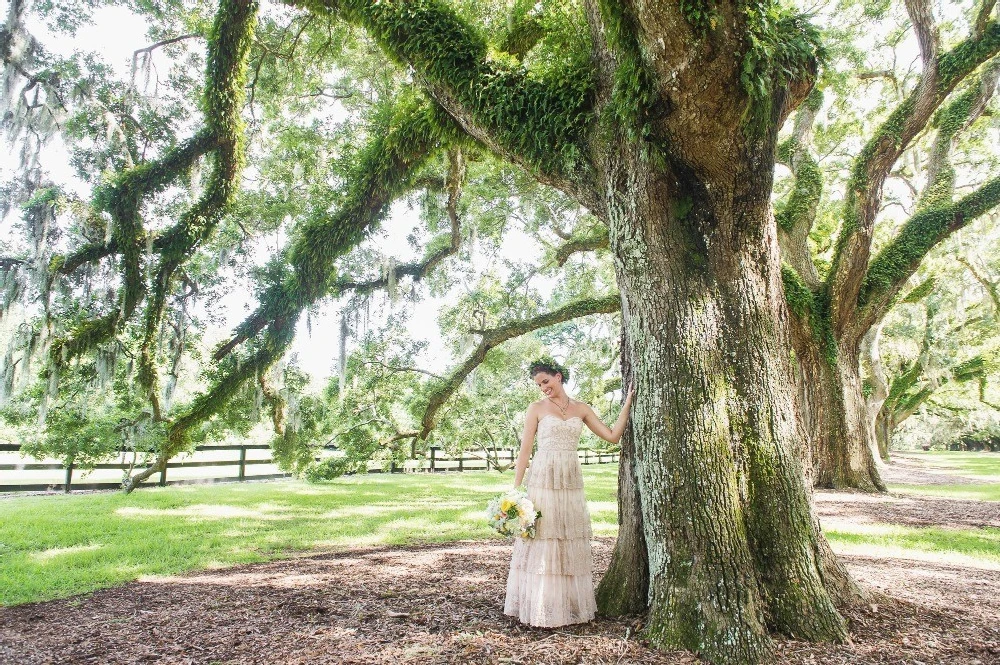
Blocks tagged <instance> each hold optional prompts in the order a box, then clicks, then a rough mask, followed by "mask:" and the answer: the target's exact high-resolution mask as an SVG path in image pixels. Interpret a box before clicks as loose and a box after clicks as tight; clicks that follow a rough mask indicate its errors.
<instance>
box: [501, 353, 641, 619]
mask: <svg viewBox="0 0 1000 665" xmlns="http://www.w3.org/2000/svg"><path fill="white" fill-rule="evenodd" d="M528 371H529V373H530V374H531V378H532V379H534V380H535V383H536V384H537V385H538V387H539V388H540V389H541V391H542V393H543V394H544V395H545V397H544V398H542V399H540V400H538V401H537V402H534V403H533V404H532V405H531V406H529V407H528V412H527V414H526V415H525V419H524V432H523V434H522V435H521V454H520V456H519V457H518V458H517V465H516V471H515V474H514V487H519V486H520V485H521V480H522V479H524V477H525V469H526V468H527V466H528V459H529V458H530V457H531V448H532V445H533V443H534V441H535V435H536V434H537V435H538V452H537V453H536V454H535V457H534V459H533V460H532V463H531V469H530V471H529V472H528V474H527V490H528V497H529V498H530V499H531V501H532V503H534V505H535V508H536V509H537V510H539V511H540V512H541V514H542V515H541V517H539V518H538V522H537V523H536V527H535V537H534V538H515V539H514V554H513V556H512V557H511V562H510V573H509V574H508V576H507V598H506V601H505V602H504V610H503V611H504V614H508V615H510V616H514V617H517V618H518V619H519V620H520V621H521V622H522V623H526V624H529V625H532V626H542V627H546V628H554V627H556V626H565V625H567V624H572V623H584V622H587V621H590V620H591V619H593V618H594V613H595V612H596V610H597V604H596V602H595V600H594V583H593V574H592V572H591V567H592V565H593V556H592V554H591V550H590V514H589V512H588V511H587V500H586V497H585V496H584V493H583V474H582V470H581V468H580V460H579V458H578V457H577V454H576V446H577V443H578V442H579V440H580V432H581V431H582V430H583V426H584V425H586V426H587V427H588V428H590V430H591V431H592V432H593V433H594V434H596V435H597V436H599V437H601V438H602V439H604V440H605V441H610V442H611V443H618V441H619V440H621V437H622V432H624V431H625V423H626V422H627V421H628V415H629V409H630V407H631V406H632V398H633V396H634V391H631V390H630V391H629V393H628V395H627V396H626V398H625V403H624V405H623V406H622V411H621V415H619V416H618V422H616V423H615V426H614V428H610V427H608V426H607V425H605V424H604V423H603V422H601V419H600V418H598V417H597V414H596V413H594V410H593V409H591V408H590V407H589V406H587V405H586V404H584V403H583V402H578V401H576V400H574V399H570V397H569V395H567V394H566V390H565V388H564V387H563V386H564V384H565V382H566V381H568V380H569V370H567V369H566V368H565V367H563V366H562V365H560V364H559V363H557V362H556V361H554V360H552V359H551V358H543V359H540V360H536V361H535V362H533V363H531V365H530V367H529V370H528Z"/></svg>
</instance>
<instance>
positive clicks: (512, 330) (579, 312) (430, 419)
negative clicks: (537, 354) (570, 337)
mask: <svg viewBox="0 0 1000 665" xmlns="http://www.w3.org/2000/svg"><path fill="white" fill-rule="evenodd" d="M620 309H621V297H620V296H619V295H617V294H615V295H610V296H605V297H603V298H588V299H586V300H578V301H576V302H572V303H570V304H568V305H564V306H562V307H560V308H559V309H555V310H552V311H551V312H546V313H544V314H539V315H538V316H534V317H532V318H530V319H522V320H519V321H512V322H510V323H507V324H504V325H502V326H498V327H496V328H491V329H489V330H479V331H476V334H477V335H480V337H481V339H480V341H479V344H478V345H476V348H475V349H474V350H473V351H472V353H471V354H469V356H468V357H467V358H466V359H465V361H463V362H462V364H461V365H459V366H458V367H457V368H455V369H454V370H453V371H452V372H451V373H450V374H449V375H448V377H447V378H446V379H444V381H442V382H441V383H440V384H439V385H438V386H437V387H436V388H435V389H434V390H433V391H432V392H431V394H430V397H429V398H428V401H427V406H426V407H425V408H424V410H423V416H422V417H421V424H420V438H422V439H423V438H427V435H428V434H430V433H431V430H433V429H434V426H435V421H436V418H437V414H438V411H440V410H441V408H442V407H443V406H444V404H445V402H447V401H448V398H450V397H451V396H452V395H453V394H454V393H455V391H457V390H458V388H459V387H460V386H461V385H462V382H463V381H464V380H465V377H467V376H468V375H469V373H470V372H472V370H474V369H475V368H476V367H478V366H479V365H481V364H482V363H483V361H484V360H486V355H487V354H488V353H489V352H490V350H491V349H494V348H496V347H497V346H499V345H501V344H503V343H504V342H506V341H508V340H511V339H514V338H515V337H520V336H521V335H526V334H528V333H529V332H532V331H534V330H539V329H541V328H546V327H548V326H553V325H555V324H557V323H563V322H565V321H571V320H573V319H578V318H580V317H583V316H590V315H591V314H611V313H614V312H617V311H620Z"/></svg>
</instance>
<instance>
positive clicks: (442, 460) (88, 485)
mask: <svg viewBox="0 0 1000 665" xmlns="http://www.w3.org/2000/svg"><path fill="white" fill-rule="evenodd" d="M20 450H21V446H20V445H18V444H0V453H2V452H20ZM252 450H270V446H267V445H263V444H248V445H222V446H198V447H197V448H195V452H196V453H207V452H217V451H239V456H238V458H236V459H221V460H196V461H183V462H168V463H167V466H166V469H164V470H163V471H162V472H161V473H160V474H159V478H158V481H157V484H158V485H160V486H166V485H191V484H212V483H224V482H242V481H245V480H272V479H277V478H289V477H291V475H290V474H287V473H258V474H254V473H249V474H248V473H247V467H255V466H260V465H272V466H273V465H274V464H275V462H274V460H273V459H272V458H270V457H267V458H262V459H248V458H247V451H252ZM515 456H516V452H515V451H514V450H498V451H495V452H494V454H493V455H492V457H493V459H490V458H488V457H484V456H477V455H474V456H470V457H467V456H465V455H464V454H463V455H461V456H459V457H447V456H444V457H442V456H441V455H440V448H438V447H437V446H431V448H430V452H429V454H428V455H427V456H426V457H425V458H422V459H410V460H406V461H405V462H403V463H402V464H397V463H396V462H392V463H390V465H389V468H388V469H384V468H382V467H381V466H370V467H369V469H368V473H442V472H461V471H488V470H489V469H491V468H495V467H496V466H501V465H509V464H513V463H514V459H515ZM579 456H580V463H581V464H609V463H614V462H617V461H618V454H617V453H599V452H594V451H591V450H580V451H579ZM231 466H236V467H238V473H237V475H235V476H210V477H202V478H182V479H169V480H168V478H167V471H169V470H170V469H191V468H208V467H231ZM128 468H129V465H127V464H124V465H123V464H121V463H118V464H111V463H104V464H96V465H94V467H93V469H95V470H117V471H123V472H124V471H125V470H126V469H128ZM4 471H64V472H65V475H64V477H63V479H62V482H24V483H9V484H4V483H2V482H0V492H53V491H65V492H69V491H71V490H74V489H76V490H102V489H118V488H120V487H121V483H120V482H74V481H73V474H74V472H75V471H79V469H78V468H77V467H76V466H75V465H72V464H71V465H69V466H66V465H64V464H61V463H59V462H15V463H0V473H2V472H4ZM0 480H2V475H0Z"/></svg>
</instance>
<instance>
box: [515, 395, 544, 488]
mask: <svg viewBox="0 0 1000 665" xmlns="http://www.w3.org/2000/svg"><path fill="white" fill-rule="evenodd" d="M537 430H538V407H537V406H536V405H535V404H532V405H531V406H529V407H528V412H527V413H525V414H524V431H523V432H521V454H520V455H518V456H517V464H516V465H515V466H514V487H520V486H521V481H523V480H524V472H525V471H526V470H527V468H528V460H529V459H530V458H531V448H532V447H533V446H534V445H535V432H536V431H537Z"/></svg>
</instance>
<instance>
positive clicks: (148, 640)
mask: <svg viewBox="0 0 1000 665" xmlns="http://www.w3.org/2000/svg"><path fill="white" fill-rule="evenodd" d="M612 546H613V540H611V539H599V540H597V541H596V544H595V555H596V556H595V559H596V572H598V573H600V572H601V571H603V570H604V568H605V567H606V565H607V561H608V558H609V556H610V552H611V548H612ZM509 557H510V547H509V545H507V544H506V543H501V542H497V541H490V542H475V541H469V542H461V543H453V544H448V545H425V546H415V547H413V546H411V547H384V546H382V547H374V548H366V549H354V550H350V551H343V552H331V553H327V554H319V555H312V556H304V557H299V558H294V559H288V560H283V561H272V562H268V563H261V564H248V565H241V566H236V567H233V568H227V569H222V570H212V571H205V572H200V573H197V574H189V575H184V576H178V577H169V578H155V579H148V580H140V581H138V582H132V583H129V584H125V585H123V586H120V587H117V588H113V589H106V590H102V591H98V592H95V593H93V594H91V595H88V596H80V597H77V598H75V599H70V600H60V601H50V602H46V603H37V604H33V605H22V606H19V607H13V608H6V609H0V644H2V645H4V646H2V647H0V663H17V664H18V665H35V664H36V663H38V664H40V663H48V662H72V663H88V662H93V663H108V664H118V663H122V664H124V663H130V664H131V663H142V662H152V661H157V662H160V663H205V664H209V663H230V664H251V663H253V664H257V663H260V664H264V663H269V664H270V663H345V664H354V663H358V664H364V665H376V664H382V663H392V664H393V665H398V664H401V663H588V664H589V663H651V664H653V663H664V664H671V665H678V664H682V663H685V664H693V663H696V662H697V661H696V659H695V658H694V657H693V656H692V655H691V654H689V653H685V652H673V653H663V652H656V651H652V650H650V649H648V648H647V647H646V645H645V644H644V642H643V641H642V639H641V620H640V619H638V618H626V619H615V620H611V619H598V620H597V621H594V622H592V623H590V624H586V625H579V626H569V627H566V628H562V629H555V630H545V629H534V628H528V627H525V626H521V625H520V624H518V623H517V622H516V621H514V620H512V619H510V618H508V617H505V616H504V615H503V613H502V603H503V594H504V584H505V580H506V571H507V563H508V561H509ZM847 561H848V564H849V566H850V567H851V568H852V571H853V572H854V573H855V574H856V575H857V576H858V578H859V579H860V580H861V581H862V582H866V583H868V584H870V585H871V586H873V587H874V588H875V590H876V591H877V592H879V594H880V595H879V596H878V597H879V600H877V601H876V602H875V603H874V604H872V605H868V606H865V607H860V608H853V609H850V610H848V611H847V616H848V619H849V620H850V623H851V631H852V634H851V643H850V644H844V645H829V644H820V645H815V644H809V643H805V642H798V641H795V640H788V639H778V640H777V656H776V661H775V662H777V663H782V664H788V665H792V664H794V665H801V664H805V663H824V664H836V663H852V664H855V665H875V664H879V665H881V664H883V663H901V662H902V663H916V662H954V663H969V664H972V663H975V662H976V661H979V662H980V663H982V664H984V665H985V664H987V663H993V662H998V659H1000V634H998V632H997V630H998V627H997V624H996V621H995V617H996V616H998V615H1000V601H998V599H1000V572H996V571H985V570H969V569H965V568H962V567H960V566H940V565H934V564H929V563H922V564H919V565H912V562H911V563H909V564H906V565H903V564H901V563H900V562H899V561H888V560H884V559H876V558H871V557H847ZM988 619H989V620H988ZM991 659H992V660H991Z"/></svg>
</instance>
